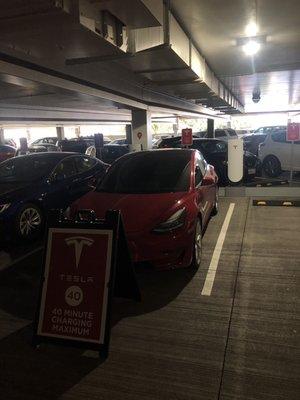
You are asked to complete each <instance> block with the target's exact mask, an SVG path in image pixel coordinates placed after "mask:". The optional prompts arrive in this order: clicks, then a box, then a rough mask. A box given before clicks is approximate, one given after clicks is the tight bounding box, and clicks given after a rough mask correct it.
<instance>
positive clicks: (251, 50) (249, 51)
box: [243, 40, 260, 56]
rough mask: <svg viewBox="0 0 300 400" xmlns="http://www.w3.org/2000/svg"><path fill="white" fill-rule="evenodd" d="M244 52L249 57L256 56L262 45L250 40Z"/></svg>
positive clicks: (244, 47)
mask: <svg viewBox="0 0 300 400" xmlns="http://www.w3.org/2000/svg"><path fill="white" fill-rule="evenodd" d="M243 50H244V53H245V54H246V55H247V56H254V55H255V54H256V53H257V52H258V51H259V50H260V43H258V42H256V41H255V40H249V41H248V42H247V43H246V44H245V45H244V46H243Z"/></svg>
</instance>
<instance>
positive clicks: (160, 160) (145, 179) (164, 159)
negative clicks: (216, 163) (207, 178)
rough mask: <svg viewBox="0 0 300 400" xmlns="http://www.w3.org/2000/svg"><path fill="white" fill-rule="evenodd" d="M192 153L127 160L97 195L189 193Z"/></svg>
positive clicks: (113, 169)
mask: <svg viewBox="0 0 300 400" xmlns="http://www.w3.org/2000/svg"><path fill="white" fill-rule="evenodd" d="M190 160H191V153H190V152H189V151H184V150H183V151H181V150H179V151H153V152H147V153H144V152H139V153H135V154H132V155H130V156H129V157H123V158H121V159H120V160H119V161H117V162H116V163H115V164H114V165H113V166H112V167H111V168H110V169H109V171H108V173H107V175H106V177H105V178H104V180H103V181H102V183H101V184H100V185H99V186H98V188H97V191H101V192H110V193H132V194H134V193H136V194H138V193H168V192H186V191H188V190H189V186H190Z"/></svg>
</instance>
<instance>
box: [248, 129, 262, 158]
mask: <svg viewBox="0 0 300 400" xmlns="http://www.w3.org/2000/svg"><path fill="white" fill-rule="evenodd" d="M266 136H267V134H266V133H250V134H249V135H245V136H243V141H244V149H245V150H247V151H250V153H253V154H255V155H256V156H257V155H258V146H259V145H260V143H262V142H264V140H265V138H266Z"/></svg>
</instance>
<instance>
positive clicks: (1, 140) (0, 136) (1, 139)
mask: <svg viewBox="0 0 300 400" xmlns="http://www.w3.org/2000/svg"><path fill="white" fill-rule="evenodd" d="M0 144H4V129H3V128H2V127H0Z"/></svg>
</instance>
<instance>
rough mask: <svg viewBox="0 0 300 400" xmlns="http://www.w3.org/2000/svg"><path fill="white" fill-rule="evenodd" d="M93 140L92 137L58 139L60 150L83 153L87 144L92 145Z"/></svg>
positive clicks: (93, 143)
mask: <svg viewBox="0 0 300 400" xmlns="http://www.w3.org/2000/svg"><path fill="white" fill-rule="evenodd" d="M94 145H95V140H94V139H92V138H79V139H77V138H76V139H63V140H59V141H58V147H59V148H60V149H61V151H67V152H72V153H73V152H74V153H81V154H84V153H85V152H86V149H87V148H88V147H89V146H94Z"/></svg>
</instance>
